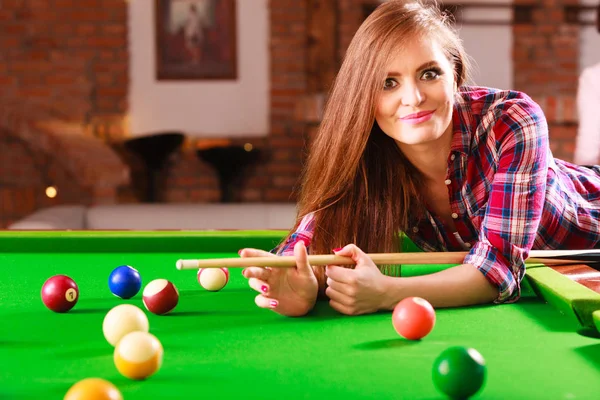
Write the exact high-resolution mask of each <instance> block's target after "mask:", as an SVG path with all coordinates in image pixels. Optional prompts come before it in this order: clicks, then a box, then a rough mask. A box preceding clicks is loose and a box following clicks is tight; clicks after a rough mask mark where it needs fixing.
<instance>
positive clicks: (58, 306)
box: [42, 275, 79, 313]
mask: <svg viewBox="0 0 600 400" xmlns="http://www.w3.org/2000/svg"><path fill="white" fill-rule="evenodd" d="M78 299H79V288H78V287H77V284H76V283H75V281H74V280H73V279H71V278H69V277H68V276H66V275H55V276H52V277H50V278H49V279H48V280H47V281H46V282H44V285H43V286H42V302H43V303H44V305H45V306H46V307H48V308H49V309H50V310H52V311H54V312H58V313H64V312H67V311H69V310H70V309H71V308H73V307H74V306H75V304H77V300H78Z"/></svg>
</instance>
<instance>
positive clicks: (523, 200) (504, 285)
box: [277, 87, 600, 303]
mask: <svg viewBox="0 0 600 400" xmlns="http://www.w3.org/2000/svg"><path fill="white" fill-rule="evenodd" d="M453 126H454V134H453V135H454V136H453V140H452V144H451V149H450V154H449V155H448V171H447V175H446V184H447V186H448V193H449V196H450V207H451V209H452V213H453V214H452V217H453V218H454V222H455V225H456V230H457V231H456V232H449V231H447V230H446V229H445V228H444V225H443V224H442V223H441V221H440V220H438V219H437V218H436V217H435V216H434V215H432V214H430V213H427V215H426V218H425V219H424V220H421V221H416V220H415V221H413V223H412V224H411V229H409V230H408V232H405V233H406V235H407V236H408V237H409V238H410V239H411V240H412V241H413V242H414V243H415V244H416V245H417V246H418V247H420V248H421V249H422V250H424V251H459V250H469V254H468V255H467V257H466V258H465V260H464V263H465V264H472V265H474V266H475V267H476V268H478V269H479V270H480V271H481V272H482V273H483V274H484V275H485V276H486V277H487V278H488V279H489V280H490V282H492V283H493V284H495V285H497V287H498V289H499V296H498V298H497V299H496V302H497V303H500V302H511V301H516V300H517V299H518V298H519V296H520V283H521V280H522V279H523V276H524V275H525V264H524V260H525V259H526V258H527V257H528V254H529V251H530V249H589V248H596V247H599V246H600V166H590V167H584V166H578V165H574V164H570V163H567V162H565V161H562V160H558V159H555V158H554V157H553V156H552V153H551V151H550V149H549V145H548V126H547V124H546V120H545V117H544V115H543V112H542V110H541V109H540V107H539V106H538V105H537V104H536V103H534V102H533V101H532V100H531V99H530V98H529V97H528V96H527V95H525V94H523V93H519V92H515V91H501V90H497V89H490V88H483V87H463V88H461V91H460V92H459V93H458V94H457V96H456V103H455V105H454V113H453ZM313 224H314V216H313V214H309V215H307V216H305V217H304V219H303V220H302V222H301V224H300V226H299V227H298V229H297V230H296V231H295V232H294V234H293V235H291V237H290V238H289V239H288V240H287V241H286V242H285V243H283V244H282V245H281V246H280V247H279V248H278V249H277V252H278V254H286V255H287V254H292V249H293V246H294V244H295V243H296V242H297V241H298V240H304V241H305V243H306V244H307V245H308V246H309V245H310V241H311V239H312V232H313Z"/></svg>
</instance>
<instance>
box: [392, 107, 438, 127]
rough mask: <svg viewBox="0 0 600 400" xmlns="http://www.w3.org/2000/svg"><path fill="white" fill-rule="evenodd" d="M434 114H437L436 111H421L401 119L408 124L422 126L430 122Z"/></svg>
mask: <svg viewBox="0 0 600 400" xmlns="http://www.w3.org/2000/svg"><path fill="white" fill-rule="evenodd" d="M433 113H435V110H432V111H420V112H418V113H414V114H409V115H406V116H404V117H401V118H400V120H401V121H402V122H404V123H406V124H411V125H414V124H420V123H422V122H425V121H429V120H430V119H431V117H433Z"/></svg>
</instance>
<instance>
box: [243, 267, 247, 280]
mask: <svg viewBox="0 0 600 400" xmlns="http://www.w3.org/2000/svg"><path fill="white" fill-rule="evenodd" d="M242 275H243V276H244V278H247V276H246V270H245V269H243V270H242Z"/></svg>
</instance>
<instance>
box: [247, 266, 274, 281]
mask: <svg viewBox="0 0 600 400" xmlns="http://www.w3.org/2000/svg"><path fill="white" fill-rule="evenodd" d="M272 272H273V271H272V270H270V269H266V268H262V267H248V268H244V269H243V270H242V275H244V277H245V278H248V279H250V278H256V279H260V280H263V281H266V280H268V279H269V277H270V276H271V274H272Z"/></svg>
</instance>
